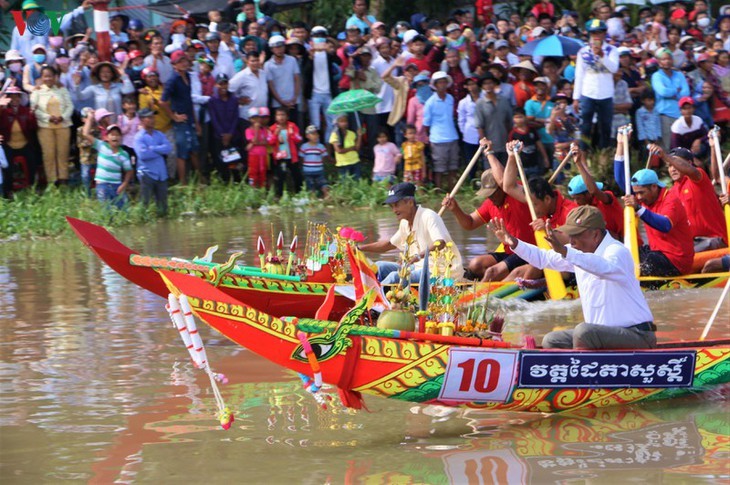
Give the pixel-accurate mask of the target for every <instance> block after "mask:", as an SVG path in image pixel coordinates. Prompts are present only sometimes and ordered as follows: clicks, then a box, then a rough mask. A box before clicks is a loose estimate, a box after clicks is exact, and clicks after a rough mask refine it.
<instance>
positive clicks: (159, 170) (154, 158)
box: [134, 108, 172, 215]
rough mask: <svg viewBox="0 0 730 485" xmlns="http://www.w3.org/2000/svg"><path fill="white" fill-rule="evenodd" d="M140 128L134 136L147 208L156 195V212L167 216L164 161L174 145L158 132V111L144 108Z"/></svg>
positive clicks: (165, 167)
mask: <svg viewBox="0 0 730 485" xmlns="http://www.w3.org/2000/svg"><path fill="white" fill-rule="evenodd" d="M137 116H138V117H139V121H140V124H141V125H142V126H141V129H140V130H139V131H138V132H137V134H136V135H135V136H134V151H135V153H136V154H137V178H138V179H139V185H140V190H141V193H142V203H143V204H144V205H145V206H146V205H147V204H149V202H150V199H151V198H152V196H153V195H154V197H155V203H156V204H157V213H158V214H159V215H165V214H166V213H167V164H166V162H165V158H166V157H167V155H169V154H170V152H171V151H172V144H171V143H170V141H169V140H168V139H167V137H166V136H165V134H164V133H162V132H161V131H158V130H155V112H154V111H152V110H151V109H149V108H142V109H141V110H139V112H138V113H137Z"/></svg>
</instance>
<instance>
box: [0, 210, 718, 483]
mask: <svg viewBox="0 0 730 485" xmlns="http://www.w3.org/2000/svg"><path fill="white" fill-rule="evenodd" d="M312 219H314V220H326V219H330V220H331V221H332V222H331V223H332V224H333V225H336V224H337V223H343V224H345V223H346V224H348V225H353V226H356V227H358V229H361V230H363V232H364V233H365V234H366V236H367V237H368V239H369V240H375V239H380V238H382V237H385V236H387V235H388V234H391V233H392V232H393V231H395V229H396V221H395V220H394V218H393V217H392V215H391V214H389V213H387V212H382V213H377V214H373V213H372V212H371V211H351V212H349V213H346V214H334V215H332V216H331V217H330V216H329V215H328V214H319V215H317V216H315V217H312ZM447 220H449V219H448V218H447ZM294 224H297V225H298V232H299V235H300V240H301V238H302V235H303V233H304V230H305V223H304V222H303V220H302V218H301V216H297V215H292V216H287V217H283V218H276V219H274V228H275V231H277V232H278V230H279V229H284V233H285V237H286V240H287V241H288V240H290V238H291V236H292V232H293V226H294ZM115 233H116V234H117V235H118V236H119V237H120V239H121V240H122V241H123V242H125V243H127V244H129V245H130V246H131V247H132V248H134V249H136V250H138V251H140V252H143V253H148V254H159V255H177V256H187V257H190V256H193V255H201V254H203V252H204V251H205V248H206V247H207V246H209V245H211V244H214V243H216V244H219V245H220V247H221V253H230V252H233V251H234V250H239V249H243V250H245V251H247V253H246V255H245V256H244V258H245V260H246V261H247V262H248V263H254V264H255V261H254V259H255V258H254V250H255V244H256V238H257V236H258V235H259V234H263V235H265V236H266V237H265V239H266V240H267V242H268V240H269V239H270V233H271V224H270V220H269V219H264V218H263V217H258V216H257V217H252V216H250V215H249V216H246V217H238V218H230V219H225V220H217V221H213V220H206V221H200V222H191V221H184V222H174V223H170V222H164V223H160V224H158V225H157V226H156V227H143V228H125V229H123V230H117V231H115ZM454 235H455V236H456V241H457V243H458V244H459V245H460V246H461V247H464V248H466V251H465V256H467V257H468V256H470V255H473V254H475V253H477V252H479V251H480V249H481V248H483V246H484V240H483V236H484V233H483V232H481V231H475V232H474V233H462V232H460V231H458V232H457V231H455V232H454ZM218 259H224V256H223V255H222V254H221V255H219V257H218ZM718 297H719V291H715V290H690V291H681V292H677V293H656V294H652V295H650V297H649V299H650V305H651V307H652V310H653V311H654V313H655V315H656V317H657V321H658V322H660V328H661V330H662V331H663V333H662V334H661V336H662V337H664V338H669V337H674V338H677V337H684V338H688V337H691V338H694V337H696V336H698V335H699V333H700V332H701V329H702V326H703V323H704V321H705V320H706V318H707V317H708V315H709V313H710V312H711V310H712V307H713V306H714V304H715V302H716V299H717V298H718ZM163 305H164V302H163V300H162V299H160V298H158V297H156V296H154V295H152V294H149V293H147V292H145V291H144V290H140V289H139V288H137V287H135V286H134V285H132V284H130V283H128V282H127V281H126V280H124V279H122V278H121V277H119V276H118V275H117V274H116V273H114V272H113V271H111V270H109V269H108V268H107V267H106V266H104V265H103V264H102V263H100V262H99V260H98V259H97V258H96V257H95V256H94V255H93V254H91V253H90V252H89V251H88V250H87V249H86V248H84V247H83V246H82V245H81V244H80V243H79V242H77V241H76V240H75V239H73V238H71V237H69V238H65V239H61V240H58V241H38V242H22V243H12V244H5V245H3V246H2V247H0V308H2V311H1V312H0V329H1V330H0V393H1V394H0V427H2V428H1V429H0V453H2V458H1V459H0V474H1V476H2V477H3V482H4V483H5V482H18V483H21V482H22V483H26V482H49V481H50V482H57V481H59V480H75V481H93V482H95V483H110V482H114V481H121V482H131V481H142V482H148V481H149V482H152V481H155V482H170V481H172V480H174V479H176V478H180V479H184V480H187V481H192V480H194V481H201V482H203V481H206V482H210V481H213V482H222V481H232V480H236V479H238V481H240V479H241V477H245V479H246V480H247V481H249V482H254V483H257V482H261V483H287V482H294V483H300V482H305V483H325V482H329V483H392V482H397V481H402V482H403V483H411V482H424V483H447V482H454V483H463V482H466V481H471V482H473V483H479V481H480V480H481V481H482V482H483V483H494V482H503V483H520V482H538V483H540V482H554V481H556V480H560V481H563V482H565V481H572V480H575V479H581V480H586V479H589V478H599V479H604V480H608V479H611V480H614V481H615V479H616V478H618V479H620V478H621V477H622V475H620V474H619V473H625V474H626V475H625V476H627V477H632V478H648V479H649V480H651V481H652V482H655V481H657V480H661V479H663V478H664V477H679V478H677V480H679V481H688V480H695V479H697V478H698V477H705V479H707V480H708V481H711V482H714V481H719V480H721V479H726V480H727V479H728V478H729V477H730V470H729V469H728V458H729V457H730V450H729V449H728V435H729V434H730V432H729V430H728V420H727V413H726V412H725V409H724V408H723V407H722V406H723V405H724V403H725V402H726V401H725V400H724V398H723V396H722V395H719V396H718V397H716V398H715V400H714V401H715V402H713V401H712V399H710V400H709V402H708V398H707V396H705V397H703V398H702V400H700V399H686V400H681V401H674V402H672V403H667V404H662V403H654V404H651V405H648V404H647V405H645V406H634V407H628V408H618V409H617V410H615V411H611V412H610V413H608V414H606V413H604V412H601V413H595V414H592V415H581V416H575V415H572V416H570V417H564V416H555V417H549V418H543V417H540V416H535V415H525V414H494V413H491V414H490V413H484V412H481V413H480V412H479V411H475V410H471V411H466V412H465V411H450V410H447V411H444V410H443V409H439V408H427V407H419V406H417V407H414V408H411V406H410V405H408V404H406V403H402V402H390V401H386V400H380V399H374V398H372V399H368V402H367V404H368V406H369V407H370V409H371V410H372V411H373V412H372V413H367V412H359V413H356V412H353V411H350V410H347V409H342V408H340V407H339V406H337V405H333V406H330V408H329V409H328V410H326V411H323V410H321V409H319V408H318V407H317V405H316V403H315V402H314V401H313V400H312V399H311V396H309V395H308V394H307V393H306V392H304V391H303V390H302V389H301V385H300V383H299V381H298V379H296V378H295V377H294V376H292V375H291V374H288V373H286V372H284V371H283V370H281V369H279V368H276V367H274V366H273V365H271V364H269V363H267V362H265V361H264V360H262V359H260V358H258V357H256V356H253V355H251V354H250V353H249V352H247V351H245V350H244V349H241V348H239V347H237V346H235V345H233V344H231V343H230V342H228V341H227V340H225V339H224V338H222V337H221V336H220V335H218V334H216V333H215V332H213V331H211V330H210V329H207V328H205V329H202V332H203V333H204V335H205V341H206V347H207V348H208V353H209V357H210V359H211V361H212V363H213V365H214V368H215V369H216V370H217V371H219V372H223V373H225V374H226V375H227V376H228V378H229V380H230V382H231V383H232V384H229V385H228V386H223V388H222V392H223V397H224V399H225V400H226V402H227V403H228V404H229V405H231V406H232V407H233V408H234V411H235V413H236V421H235V427H234V428H233V429H231V430H230V431H228V432H223V431H221V430H219V429H218V426H217V423H216V421H215V419H214V418H213V414H214V413H215V402H214V399H213V396H212V395H211V394H210V390H209V387H208V383H207V379H206V377H205V376H204V375H203V374H202V373H200V372H199V371H196V370H195V369H193V368H192V366H191V365H190V363H189V362H188V360H187V354H186V352H185V350H184V348H183V347H182V346H181V344H180V343H179V338H178V336H177V332H175V331H173V330H172V328H171V326H170V324H169V321H168V319H167V316H166V313H165V311H164V308H163ZM504 306H505V309H506V311H507V315H506V316H507V322H508V323H507V327H506V330H507V332H512V337H513V338H519V335H520V334H521V333H522V332H529V333H532V334H533V335H536V336H538V338H539V336H540V335H542V334H544V333H545V332H547V331H549V330H551V329H552V328H553V327H556V326H564V325H565V326H567V325H573V324H574V323H576V322H578V321H579V319H580V305H579V304H577V303H576V302H560V303H535V304H528V303H524V302H517V301H511V302H509V303H504ZM727 315H728V314H727V313H726V314H725V318H726V319H727V318H728V317H727ZM722 318H723V315H720V317H719V319H718V321H717V322H716V326H715V328H714V329H713V334H714V335H713V336H716V337H722V336H725V337H728V332H729V331H730V329H729V327H730V326H728V325H727V321H726V322H725V324H724V325H723V324H722V323H723V322H722V321H721V319H722ZM334 402H335V403H336V402H338V401H337V400H336V399H335V401H334ZM630 461H631V462H630ZM639 465H640V466H639ZM619 469H620V470H629V471H627V472H619V471H618V470H619Z"/></svg>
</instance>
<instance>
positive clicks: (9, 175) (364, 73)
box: [0, 0, 730, 212]
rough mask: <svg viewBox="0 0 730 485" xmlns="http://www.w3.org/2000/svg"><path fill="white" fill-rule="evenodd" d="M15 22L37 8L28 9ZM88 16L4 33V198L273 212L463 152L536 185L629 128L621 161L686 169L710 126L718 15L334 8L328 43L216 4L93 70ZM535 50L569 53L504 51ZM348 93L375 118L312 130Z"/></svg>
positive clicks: (681, 6) (233, 3)
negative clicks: (519, 165)
mask: <svg viewBox="0 0 730 485" xmlns="http://www.w3.org/2000/svg"><path fill="white" fill-rule="evenodd" d="M22 8H23V10H24V11H25V15H33V13H34V12H37V11H40V10H42V6H40V5H39V4H38V3H37V2H35V1H33V0H25V1H24V2H23V7H22ZM88 8H90V3H89V2H88V1H84V2H83V3H81V5H80V6H79V7H78V8H77V9H75V10H74V11H72V12H71V13H69V14H68V15H66V16H65V17H64V18H63V21H62V29H63V35H58V36H53V35H51V36H48V35H45V36H34V35H33V34H32V33H30V31H29V30H26V31H25V33H24V34H23V35H20V34H19V32H18V31H17V29H15V30H14V32H13V36H12V45H11V48H10V50H8V51H7V52H6V53H5V55H4V59H3V62H2V68H0V76H1V77H2V78H3V81H5V80H10V82H9V84H6V88H5V91H4V93H3V96H2V98H0V136H2V145H3V149H4V152H3V154H4V156H5V159H6V160H7V164H6V165H7V168H3V169H2V173H3V193H4V195H5V196H9V195H10V194H11V192H12V190H13V188H14V187H15V188H17V187H18V186H22V185H27V184H32V183H46V184H57V185H63V184H68V183H69V181H73V180H76V179H77V180H78V181H79V182H80V183H81V184H82V185H83V186H84V187H85V189H86V190H88V191H89V193H92V190H93V189H95V193H96V195H97V197H98V198H99V199H100V200H103V201H113V202H114V203H115V204H122V203H123V202H124V193H125V191H126V190H127V188H128V187H129V185H130V184H133V183H139V184H140V188H141V194H142V197H143V199H144V200H145V201H149V200H151V197H152V196H153V195H154V197H155V198H156V200H157V201H158V208H159V209H160V210H161V211H162V212H164V210H165V203H166V202H165V201H166V187H167V181H168V179H171V180H175V181H177V182H178V183H181V184H186V183H188V181H189V179H190V176H191V173H195V176H196V177H198V179H199V180H200V181H203V182H204V181H206V180H208V179H209V178H210V177H221V178H223V179H224V180H235V181H240V180H242V177H244V176H245V180H246V181H247V182H248V183H250V184H251V185H254V186H257V187H269V186H270V187H272V188H273V189H274V190H275V191H276V193H277V195H281V194H282V193H283V192H284V190H290V191H295V192H296V191H299V190H300V189H301V188H302V187H306V188H307V189H308V190H312V191H318V192H320V193H322V194H324V195H326V194H327V190H328V185H329V184H331V183H332V182H334V181H335V180H336V179H337V178H339V177H353V178H360V177H364V176H369V177H372V179H373V180H375V181H387V182H395V181H397V180H399V179H401V180H406V181H412V182H414V183H416V184H434V185H437V186H440V187H441V188H443V189H447V188H449V187H450V186H451V185H452V184H453V182H454V181H455V177H456V176H457V175H458V173H459V172H460V171H461V169H463V167H464V166H465V165H466V163H467V162H468V161H469V160H470V159H471V157H472V155H473V154H474V153H475V152H476V151H477V149H478V146H479V140H480V139H481V138H488V139H489V140H490V141H491V146H492V150H493V151H494V155H495V156H496V157H497V158H498V159H499V160H500V161H501V162H502V163H505V162H506V161H507V157H508V154H507V151H506V148H505V147H506V145H507V143H508V142H510V141H515V140H519V141H520V142H522V146H523V149H522V161H523V163H524V166H525V170H526V171H527V172H528V173H529V174H530V175H537V176H539V175H542V174H544V173H545V172H546V171H547V170H548V169H549V168H551V167H555V165H556V164H557V163H559V162H560V160H561V159H562V158H563V157H564V156H565V155H566V153H567V150H568V147H569V146H570V144H571V143H573V142H575V141H579V142H580V143H581V145H582V148H583V149H590V148H606V147H609V146H612V145H614V144H615V140H616V137H617V128H618V127H619V126H622V125H625V124H627V123H629V122H630V123H633V125H634V127H635V131H636V138H637V140H638V141H639V143H638V145H637V146H638V147H639V148H641V149H644V150H645V148H644V147H645V146H646V145H647V144H648V143H655V144H658V145H659V146H662V147H663V148H664V149H670V148H673V147H677V146H682V147H686V148H688V149H690V150H691V151H692V153H693V154H694V156H695V157H696V159H697V161H698V163H706V162H707V161H708V160H709V151H708V144H707V136H706V135H707V131H708V130H709V129H711V128H712V127H713V126H714V125H720V126H721V127H723V128H726V127H727V123H728V120H730V57H729V54H728V50H729V49H730V9H728V8H727V7H725V8H721V9H720V12H719V13H718V15H717V16H716V17H713V15H711V13H710V10H709V9H708V4H707V2H706V1H705V0H696V1H694V2H692V3H691V4H690V3H686V2H679V1H677V2H671V3H668V4H664V5H662V6H651V7H637V6H632V7H628V6H625V5H621V6H618V7H616V8H611V7H610V6H609V5H608V4H607V3H604V2H603V1H601V0H597V1H595V2H594V3H593V4H592V12H591V16H590V17H589V18H586V19H581V18H580V17H579V15H578V14H577V13H576V12H573V11H563V12H562V13H561V12H558V11H557V9H556V8H555V6H554V5H553V4H552V3H550V1H549V0H540V1H539V2H538V3H536V4H535V5H534V7H533V8H532V9H531V10H530V11H529V12H527V13H526V14H525V15H519V14H517V13H512V14H509V15H499V16H498V15H495V14H494V12H493V10H492V8H491V2H486V1H482V0H479V1H477V2H476V5H475V6H474V8H464V9H457V10H454V11H452V12H451V14H450V15H449V16H448V17H445V18H442V19H437V18H429V17H427V16H426V15H424V14H421V13H415V14H413V15H412V16H411V18H409V19H406V20H400V21H397V22H395V23H392V24H386V23H384V22H382V21H380V20H378V19H377V18H376V16H374V15H372V14H371V12H370V11H369V5H368V3H367V1H366V0H354V1H353V4H352V11H353V12H352V16H351V17H349V18H348V19H347V21H346V23H345V24H344V25H333V26H322V25H314V26H310V25H308V24H307V23H305V22H302V21H294V22H291V23H290V24H288V25H284V24H283V23H281V22H280V21H278V20H276V19H275V18H271V17H267V16H264V15H262V14H261V13H260V12H258V11H257V9H256V4H255V3H254V2H253V0H243V1H242V2H239V1H238V0H229V1H228V3H227V4H226V5H225V8H224V9H223V10H221V11H215V10H214V11H211V12H209V14H208V18H207V21H201V19H198V20H195V19H193V18H181V19H177V20H174V21H172V22H171V23H169V24H165V25H162V26H145V25H143V24H142V23H141V22H140V21H139V20H137V19H131V20H130V19H129V18H128V17H126V16H125V15H122V14H112V17H111V21H110V28H111V39H112V42H113V45H112V52H111V59H110V61H104V62H102V61H100V60H99V57H100V53H99V52H97V50H96V45H95V40H94V35H93V29H91V28H89V29H86V30H80V29H79V28H78V26H79V25H83V22H77V21H76V20H78V19H79V18H80V17H81V16H83V15H84V11H85V10H86V9H88ZM314 20H315V22H314V23H316V19H314ZM555 34H557V35H560V36H564V37H569V38H572V39H574V40H576V41H579V42H582V43H583V44H584V46H583V47H582V48H580V50H578V51H577V52H576V53H574V54H573V55H567V56H532V55H525V54H524V53H522V49H523V47H524V46H525V44H528V43H530V42H532V41H538V40H540V39H544V38H546V37H548V36H552V35H555ZM102 57H103V56H102ZM348 90H365V91H368V92H370V93H372V94H375V95H377V96H378V97H379V98H380V100H381V101H380V102H379V103H378V104H377V105H375V106H373V107H372V108H367V109H362V110H361V111H359V112H358V113H346V114H340V115H336V116H333V115H330V114H329V113H328V108H329V107H330V104H331V103H332V101H333V99H335V98H336V97H337V96H338V95H340V94H341V93H344V92H345V91H348ZM38 147H40V149H39V148H38ZM645 155H646V153H645ZM330 165H331V166H332V167H333V169H330V168H329V166H330ZM133 173H136V177H132V175H129V174H133ZM76 174H78V176H77V175H76ZM135 180H136V181H137V182H135Z"/></svg>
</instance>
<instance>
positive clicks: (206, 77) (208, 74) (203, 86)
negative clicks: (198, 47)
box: [198, 56, 215, 96]
mask: <svg viewBox="0 0 730 485" xmlns="http://www.w3.org/2000/svg"><path fill="white" fill-rule="evenodd" d="M198 66H199V72H198V79H200V94H202V95H203V96H213V90H214V89H215V77H214V76H213V74H212V72H213V69H214V68H215V61H214V60H213V59H212V58H210V57H208V56H202V57H200V58H198Z"/></svg>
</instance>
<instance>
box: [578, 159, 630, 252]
mask: <svg viewBox="0 0 730 485" xmlns="http://www.w3.org/2000/svg"><path fill="white" fill-rule="evenodd" d="M571 150H574V148H573V147H571ZM575 151H576V155H575V157H574V158H573V160H574V162H575V165H576V167H577V168H578V172H580V175H576V176H575V177H573V178H572V179H571V180H570V183H568V195H570V196H571V197H572V198H573V201H574V202H575V203H576V204H578V205H592V206H594V207H596V208H597V209H598V210H600V211H601V214H603V219H604V220H605V221H606V230H607V231H608V232H609V233H610V234H611V236H612V237H613V238H614V239H618V240H619V241H623V238H624V214H623V207H622V206H621V203H619V201H618V199H617V198H616V196H615V195H613V193H612V192H611V191H609V190H603V184H602V183H601V182H596V181H595V179H594V178H593V176H592V175H591V173H590V172H589V171H588V166H587V165H586V160H585V152H584V151H582V150H578V149H577V146H576V147H575Z"/></svg>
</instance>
